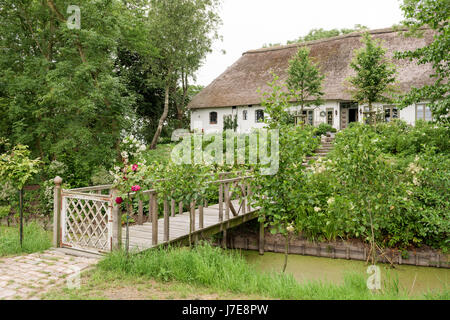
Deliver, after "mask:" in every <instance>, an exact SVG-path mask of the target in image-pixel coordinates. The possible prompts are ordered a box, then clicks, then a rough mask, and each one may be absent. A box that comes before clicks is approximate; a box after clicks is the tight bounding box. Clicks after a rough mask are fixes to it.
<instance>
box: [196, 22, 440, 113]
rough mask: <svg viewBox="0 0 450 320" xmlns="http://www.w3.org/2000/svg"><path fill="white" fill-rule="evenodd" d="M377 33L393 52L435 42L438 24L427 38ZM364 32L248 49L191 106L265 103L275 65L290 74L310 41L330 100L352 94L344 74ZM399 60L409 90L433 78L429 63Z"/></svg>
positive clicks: (401, 78)
mask: <svg viewBox="0 0 450 320" xmlns="http://www.w3.org/2000/svg"><path fill="white" fill-rule="evenodd" d="M369 32H370V33H371V34H372V35H373V37H374V38H376V39H381V40H382V45H383V47H384V48H386V49H387V55H388V57H392V56H393V53H394V52H395V51H406V50H414V49H416V48H420V47H424V46H426V45H428V44H429V43H431V42H432V40H433V30H431V29H425V30H424V34H423V37H422V38H412V37H410V38H407V37H404V36H403V35H402V33H401V32H396V31H394V30H393V29H391V28H389V29H379V30H372V31H369ZM361 35H362V32H355V33H350V34H347V35H343V36H338V37H334V38H328V39H322V40H316V41H310V42H307V43H303V44H291V45H287V46H279V47H272V48H264V49H258V50H251V51H247V52H245V53H244V54H243V55H242V57H241V58H240V59H239V60H238V61H237V62H236V63H234V64H233V65H232V66H231V67H229V68H228V69H227V70H226V71H225V72H224V73H222V74H221V75H220V76H219V77H218V78H217V79H215V80H214V81H213V82H212V83H211V84H210V85H209V86H207V87H206V88H205V89H204V90H202V91H201V92H200V93H199V94H198V95H197V96H195V97H194V99H193V100H192V101H191V103H190V104H189V106H188V107H189V108H191V109H198V108H210V107H229V106H241V105H251V104H260V103H261V94H258V92H257V90H258V88H261V90H262V92H265V91H269V87H268V85H267V82H269V81H272V80H273V77H272V75H271V73H270V72H271V71H273V72H275V73H276V74H277V75H278V76H280V80H281V81H285V80H286V79H287V72H286V70H287V68H288V67H289V60H290V59H291V58H292V56H293V55H294V54H296V52H297V50H298V47H300V46H304V45H307V46H308V47H309V48H310V49H311V57H312V58H313V60H314V61H315V62H317V63H318V64H319V66H320V69H321V72H322V73H323V74H325V76H326V78H325V80H324V87H323V90H324V92H325V96H324V99H325V100H351V95H350V94H349V93H348V90H347V88H346V87H345V84H344V80H345V79H346V78H347V77H349V76H350V75H353V74H354V71H353V69H351V67H350V66H349V65H350V61H351V59H352V57H353V52H354V50H355V49H358V48H360V47H362V46H363V44H362V43H361V41H360V40H361ZM393 62H394V63H395V64H396V65H397V66H398V68H397V70H398V75H397V80H398V81H399V83H400V90H401V91H402V92H407V91H409V89H410V88H411V87H421V86H423V85H424V84H430V83H431V79H430V78H429V76H430V74H432V68H431V66H430V65H420V66H418V65H417V64H416V63H415V62H414V61H412V62H410V61H407V60H393Z"/></svg>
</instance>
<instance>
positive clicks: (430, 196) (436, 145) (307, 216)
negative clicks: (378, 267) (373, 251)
mask: <svg viewBox="0 0 450 320" xmlns="http://www.w3.org/2000/svg"><path fill="white" fill-rule="evenodd" d="M448 134H449V132H448V129H447V128H445V127H439V126H436V125H432V124H428V123H423V124H419V126H417V127H411V126H407V125H406V124H405V123H403V122H400V121H397V122H391V123H387V124H378V125H377V126H375V127H370V126H367V125H363V124H354V125H353V126H351V127H350V128H348V129H346V130H344V131H342V132H339V133H338V134H337V135H336V142H335V145H334V149H333V151H332V152H331V153H330V154H329V155H328V157H329V159H323V160H319V161H317V162H316V163H315V165H314V166H313V167H312V169H311V171H310V173H309V174H308V175H307V176H306V178H305V179H304V188H303V191H302V192H301V194H300V195H298V198H299V199H301V201H300V202H301V203H300V205H299V209H298V211H297V212H298V215H297V221H296V226H297V228H298V229H299V230H301V231H303V233H304V234H305V235H306V236H307V237H309V238H311V239H314V240H323V239H326V240H334V239H336V238H344V239H348V238H362V239H363V240H368V238H369V236H370V228H371V223H370V215H372V217H373V226H374V233H375V239H376V241H377V242H378V244H380V245H381V246H384V247H395V246H399V247H400V248H406V247H408V246H414V247H417V246H421V245H424V244H425V245H429V246H432V247H435V248H441V249H443V250H444V251H447V250H448V245H449V244H448V241H447V239H448V237H449V234H448V230H450V229H449V227H450V225H449V221H450V219H449V218H450V216H449V212H450V210H449V208H450V202H449V200H448V199H449V196H450V194H449V191H448V190H450V189H449V185H448V182H449V181H450V179H449V174H450V173H449V170H448V168H450V166H449V161H450V155H449V150H450V149H449V148H448V139H446V140H447V141H446V142H442V141H441V140H442V138H443V137H446V136H448ZM427 135H429V138H428V137H427ZM444 140H445V139H444ZM427 142H428V143H429V144H427ZM446 241H447V242H446Z"/></svg>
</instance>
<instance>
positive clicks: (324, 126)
mask: <svg viewBox="0 0 450 320" xmlns="http://www.w3.org/2000/svg"><path fill="white" fill-rule="evenodd" d="M336 131H337V130H336V129H335V128H333V127H332V126H331V125H329V124H328V123H321V124H319V126H318V127H316V128H315V129H314V135H316V136H319V137H320V136H322V135H326V134H327V132H332V133H334V132H336Z"/></svg>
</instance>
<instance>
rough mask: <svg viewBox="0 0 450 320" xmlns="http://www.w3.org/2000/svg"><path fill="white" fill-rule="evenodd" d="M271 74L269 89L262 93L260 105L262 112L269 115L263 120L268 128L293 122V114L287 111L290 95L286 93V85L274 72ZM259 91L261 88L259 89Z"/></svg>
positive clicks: (289, 105)
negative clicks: (271, 79)
mask: <svg viewBox="0 0 450 320" xmlns="http://www.w3.org/2000/svg"><path fill="white" fill-rule="evenodd" d="M272 75H273V81H272V82H269V83H268V85H269V87H270V89H271V91H270V92H263V93H262V100H261V106H262V107H263V108H264V112H265V113H267V114H268V115H269V117H267V118H266V119H264V122H265V123H267V124H268V125H269V128H276V127H277V126H279V125H289V124H294V122H295V121H294V119H293V116H292V115H291V114H290V113H289V112H288V111H287V109H288V108H289V107H291V104H290V102H289V101H290V100H291V98H292V95H291V94H289V93H286V91H288V90H285V88H286V86H285V85H284V84H283V83H280V80H279V79H280V77H279V76H277V75H276V74H272ZM259 93H261V90H259Z"/></svg>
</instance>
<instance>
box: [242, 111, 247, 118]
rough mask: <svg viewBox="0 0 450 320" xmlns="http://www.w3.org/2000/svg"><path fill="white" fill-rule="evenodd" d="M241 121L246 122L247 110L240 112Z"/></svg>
mask: <svg viewBox="0 0 450 320" xmlns="http://www.w3.org/2000/svg"><path fill="white" fill-rule="evenodd" d="M242 120H247V110H243V111H242Z"/></svg>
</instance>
